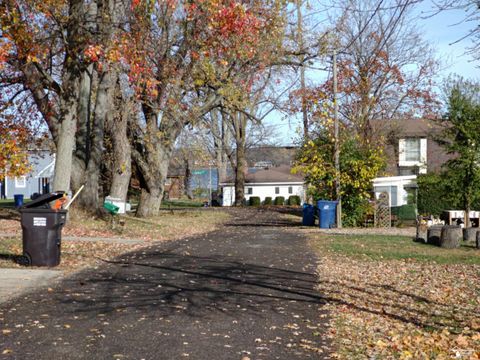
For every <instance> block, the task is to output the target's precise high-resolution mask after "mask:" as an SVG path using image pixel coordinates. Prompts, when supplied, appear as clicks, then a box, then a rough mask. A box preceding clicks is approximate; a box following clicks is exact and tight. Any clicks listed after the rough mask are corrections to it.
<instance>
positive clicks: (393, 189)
mask: <svg viewBox="0 0 480 360" xmlns="http://www.w3.org/2000/svg"><path fill="white" fill-rule="evenodd" d="M374 190H375V195H376V197H377V198H378V196H379V195H380V193H382V192H386V193H388V197H389V200H390V206H397V204H398V201H397V192H398V188H397V186H395V185H392V186H375V189H374Z"/></svg>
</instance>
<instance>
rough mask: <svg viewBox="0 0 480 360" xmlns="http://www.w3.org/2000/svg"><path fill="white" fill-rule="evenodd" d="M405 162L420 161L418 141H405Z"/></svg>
mask: <svg viewBox="0 0 480 360" xmlns="http://www.w3.org/2000/svg"><path fill="white" fill-rule="evenodd" d="M405 161H418V162H420V161H421V157H420V139H415V138H410V139H405Z"/></svg>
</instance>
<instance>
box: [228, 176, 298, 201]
mask: <svg viewBox="0 0 480 360" xmlns="http://www.w3.org/2000/svg"><path fill="white" fill-rule="evenodd" d="M220 186H221V187H222V189H223V204H222V205H223V206H232V205H233V204H234V203H235V186H234V185H233V184H232V183H221V184H220ZM277 187H278V188H280V189H279V193H278V194H276V193H275V188H277ZM290 187H291V188H292V192H291V193H290V192H289V188H290ZM248 188H251V189H252V193H251V194H247V189H248ZM244 189H245V200H246V201H248V200H249V199H250V197H251V196H258V197H259V198H260V201H262V202H263V201H265V198H266V197H271V198H272V200H274V199H275V197H277V196H283V197H284V198H285V200H287V199H288V197H289V196H291V195H298V196H300V200H301V201H302V202H304V201H305V189H304V182H298V181H296V182H278V183H275V182H270V183H245V188H244Z"/></svg>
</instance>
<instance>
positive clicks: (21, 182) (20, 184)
mask: <svg viewBox="0 0 480 360" xmlns="http://www.w3.org/2000/svg"><path fill="white" fill-rule="evenodd" d="M15 187H16V188H19V189H25V188H26V187H27V177H26V176H15Z"/></svg>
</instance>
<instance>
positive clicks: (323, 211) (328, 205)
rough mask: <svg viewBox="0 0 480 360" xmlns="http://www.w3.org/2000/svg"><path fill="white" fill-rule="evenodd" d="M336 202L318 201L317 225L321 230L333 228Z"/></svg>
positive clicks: (335, 216)
mask: <svg viewBox="0 0 480 360" xmlns="http://www.w3.org/2000/svg"><path fill="white" fill-rule="evenodd" d="M337 203H338V201H329V200H318V201H317V208H318V223H319V226H320V228H322V229H330V228H332V227H335V225H336V218H337Z"/></svg>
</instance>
